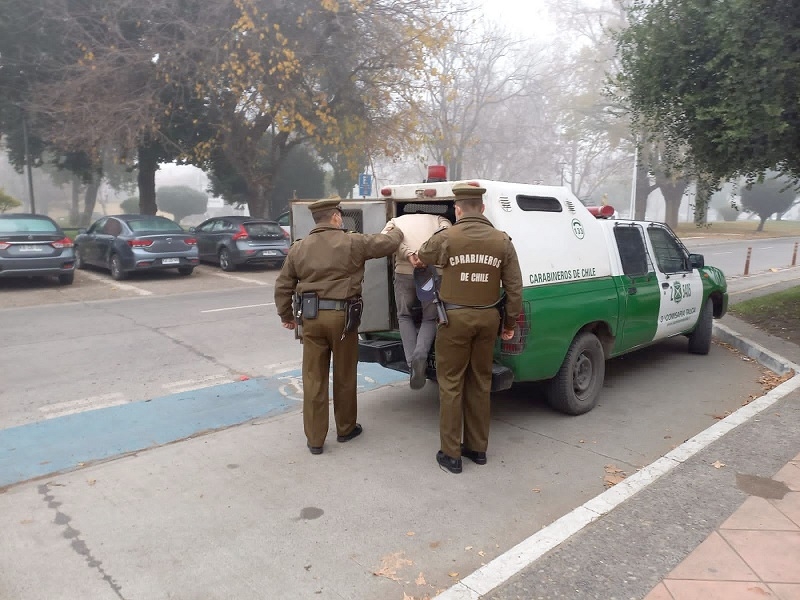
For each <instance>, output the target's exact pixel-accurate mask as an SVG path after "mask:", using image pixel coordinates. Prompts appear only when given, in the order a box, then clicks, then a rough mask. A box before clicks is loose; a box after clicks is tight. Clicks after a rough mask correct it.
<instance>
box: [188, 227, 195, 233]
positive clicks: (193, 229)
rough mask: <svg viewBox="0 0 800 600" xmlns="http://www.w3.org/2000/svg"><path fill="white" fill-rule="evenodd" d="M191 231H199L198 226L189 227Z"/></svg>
mask: <svg viewBox="0 0 800 600" xmlns="http://www.w3.org/2000/svg"><path fill="white" fill-rule="evenodd" d="M189 231H191V232H192V233H194V232H195V231H197V227H189Z"/></svg>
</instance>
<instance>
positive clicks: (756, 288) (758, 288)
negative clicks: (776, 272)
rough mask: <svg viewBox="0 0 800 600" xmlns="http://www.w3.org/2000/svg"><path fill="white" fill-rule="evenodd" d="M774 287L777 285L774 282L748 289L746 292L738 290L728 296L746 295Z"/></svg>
mask: <svg viewBox="0 0 800 600" xmlns="http://www.w3.org/2000/svg"><path fill="white" fill-rule="evenodd" d="M773 285H775V282H774V281H773V282H772V283H764V284H761V285H754V286H753V287H750V288H747V289H746V290H737V291H735V292H728V294H729V295H731V296H734V295H736V294H745V293H747V292H752V291H754V290H760V289H761V288H765V287H772V286H773Z"/></svg>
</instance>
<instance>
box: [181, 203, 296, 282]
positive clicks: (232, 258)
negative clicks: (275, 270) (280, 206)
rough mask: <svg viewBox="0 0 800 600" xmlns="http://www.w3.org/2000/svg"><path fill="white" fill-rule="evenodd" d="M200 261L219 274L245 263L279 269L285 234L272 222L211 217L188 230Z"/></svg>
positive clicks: (286, 247) (286, 241) (286, 242)
mask: <svg viewBox="0 0 800 600" xmlns="http://www.w3.org/2000/svg"><path fill="white" fill-rule="evenodd" d="M190 231H191V232H192V233H194V235H196V236H197V247H198V250H199V252H200V259H201V260H203V261H208V262H215V263H219V266H220V267H221V268H222V270H223V271H234V270H236V267H238V266H240V265H245V264H261V265H267V266H275V267H280V266H282V265H283V261H284V260H286V254H287V253H288V252H289V245H290V244H289V234H288V233H286V232H285V231H284V230H283V228H282V227H281V226H280V225H278V223H276V222H275V221H267V220H264V219H254V218H252V217H244V216H238V215H237V216H228V217H214V218H213V219H208V220H207V221H203V222H202V223H201V224H200V225H198V226H197V227H194V228H192V229H190Z"/></svg>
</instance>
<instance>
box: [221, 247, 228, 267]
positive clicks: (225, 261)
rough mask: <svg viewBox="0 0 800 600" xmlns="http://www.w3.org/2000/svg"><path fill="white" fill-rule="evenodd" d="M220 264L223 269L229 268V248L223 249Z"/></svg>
mask: <svg viewBox="0 0 800 600" xmlns="http://www.w3.org/2000/svg"><path fill="white" fill-rule="evenodd" d="M219 266H220V267H222V268H223V269H227V268H228V251H227V250H223V251H222V252H220V253H219Z"/></svg>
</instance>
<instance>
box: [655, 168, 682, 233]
mask: <svg viewBox="0 0 800 600" xmlns="http://www.w3.org/2000/svg"><path fill="white" fill-rule="evenodd" d="M656 183H658V187H659V188H661V194H662V195H663V196H664V209H665V211H664V221H665V222H666V224H667V225H669V226H670V227H672V228H673V229H675V228H676V227H677V226H678V212H679V211H680V209H681V199H682V198H683V192H685V191H686V185H687V182H686V180H685V179H677V180H675V181H673V180H662V181H657V182H656Z"/></svg>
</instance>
